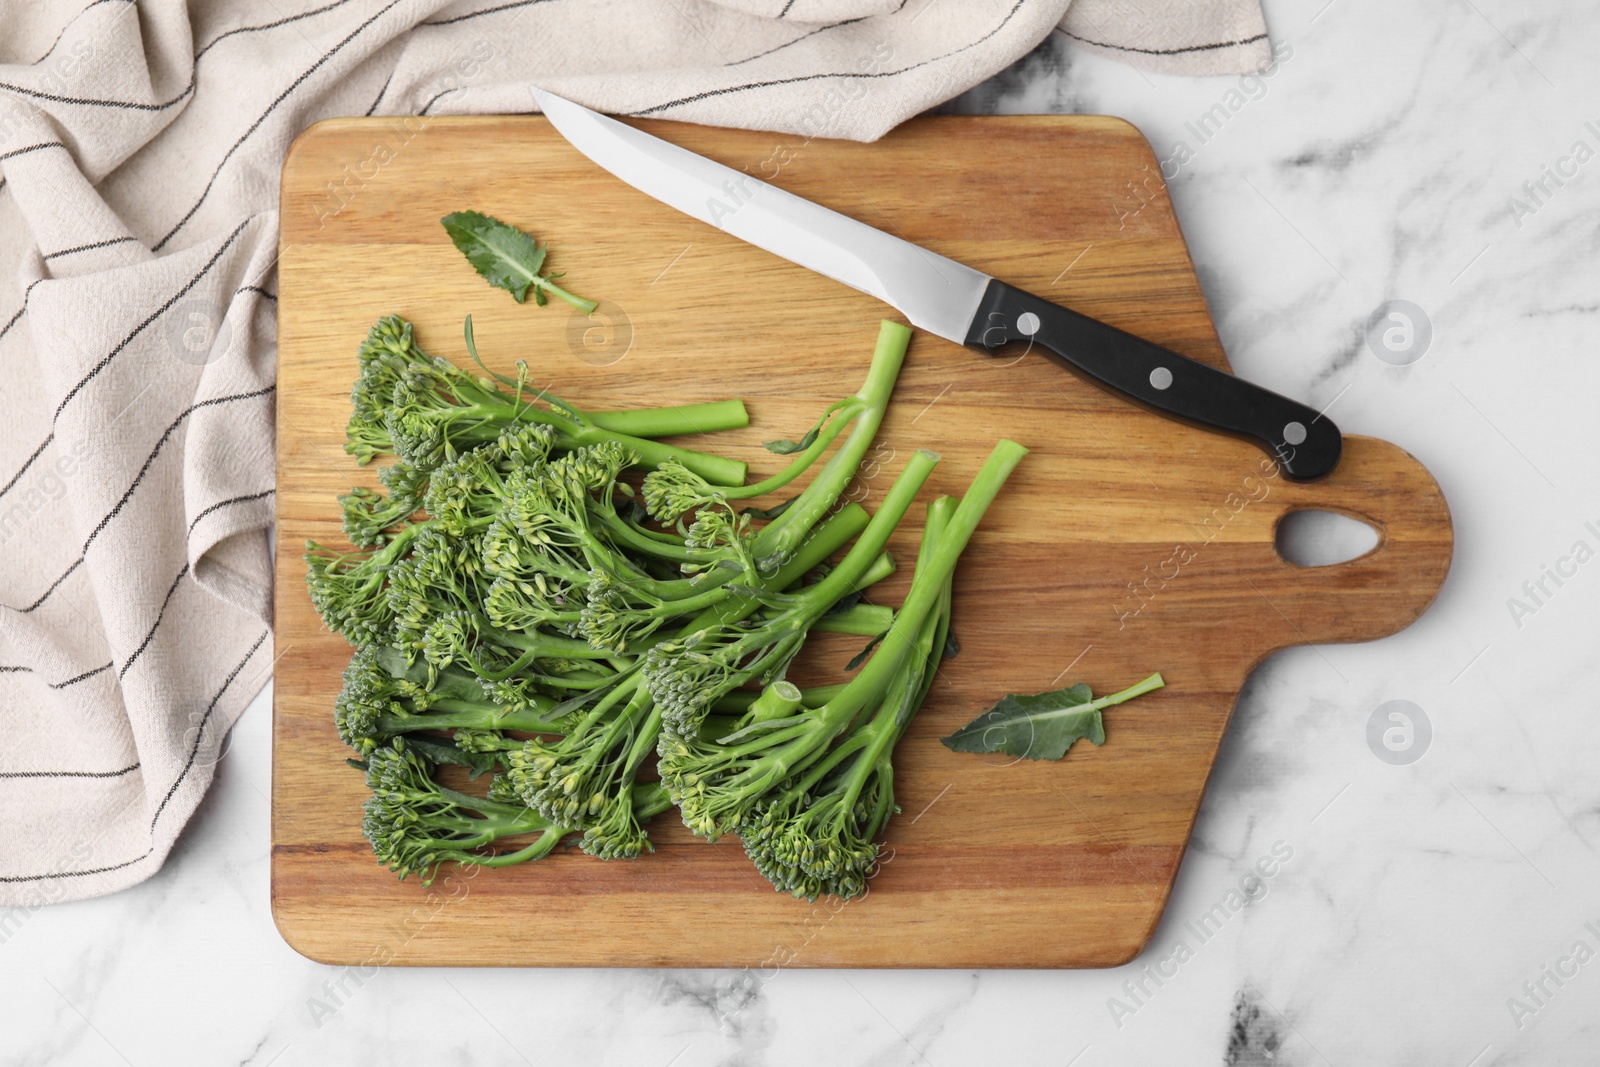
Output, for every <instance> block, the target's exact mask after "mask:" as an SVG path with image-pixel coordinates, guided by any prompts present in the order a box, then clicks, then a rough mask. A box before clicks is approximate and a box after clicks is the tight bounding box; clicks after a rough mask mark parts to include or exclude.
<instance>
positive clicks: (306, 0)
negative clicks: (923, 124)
mask: <svg viewBox="0 0 1600 1067" xmlns="http://www.w3.org/2000/svg"><path fill="white" fill-rule="evenodd" d="M1079 3H1080V4H1082V5H1086V6H1088V7H1092V9H1093V11H1091V14H1093V16H1094V22H1093V23H1091V22H1089V21H1088V20H1087V18H1086V19H1085V21H1084V26H1083V27H1079V25H1078V22H1077V21H1074V20H1073V18H1072V16H1071V14H1070V13H1068V10H1067V9H1068V0H721V2H720V3H714V2H711V0H669V2H662V0H468V2H460V3H446V2H443V0H300V2H293V3H291V2H290V0H276V2H274V3H271V4H268V5H265V7H262V6H259V5H256V4H252V3H249V2H248V0H205V2H201V0H193V2H192V3H188V4H186V3H185V2H183V0H140V2H138V3H137V4H135V3H134V2H133V0H93V2H88V0H43V2H39V0H0V410H3V411H4V414H5V419H4V422H3V424H0V737H3V738H4V739H5V740H4V743H3V746H0V905H9V906H12V907H21V908H32V907H36V906H39V905H41V904H44V903H48V902H51V901H58V900H69V899H75V898H81V897H88V896H94V895H97V894H101V893H106V892H110V891H112V890H115V889H119V888H122V887H124V886H127V885H131V884H133V883H135V882H138V881H140V880H142V879H144V878H146V877H148V876H149V875H150V874H151V873H152V872H153V871H155V870H156V869H158V868H159V867H160V865H161V863H162V861H163V860H164V859H165V857H166V856H167V854H168V852H169V851H170V849H171V848H172V845H173V842H174V840H175V839H176V837H177V834H178V832H179V830H180V829H181V828H182V827H183V824H184V823H185V821H186V820H187V819H188V818H189V816H190V815H191V814H192V813H193V812H194V810H195V807H196V805H197V804H198V803H199V801H200V799H201V797H202V796H203V795H204V793H205V790H206V787H207V785H208V784H209V783H210V781H211V777H212V768H213V766H214V764H215V763H216V760H217V758H218V754H219V751H220V750H221V748H222V746H223V742H224V739H225V737H226V736H227V732H228V729H229V727H230V726H231V725H232V723H233V721H234V719H235V718H236V717H237V716H238V714H239V712H240V711H241V710H242V709H243V708H244V706H245V704H246V703H247V702H248V701H249V700H250V699H251V697H252V696H254V694H255V693H256V692H257V691H258V690H259V689H260V687H261V686H262V684H263V683H264V682H265V681H266V680H267V678H268V677H269V676H270V673H271V667H272V663H273V647H272V637H271V628H270V601H269V590H270V577H271V560H270V557H269V542H268V528H269V524H270V523H271V521H272V514H273V464H272V448H273V401H274V397H273V392H274V385H273V379H274V366H273V359H274V342H275V318H276V308H275V304H276V297H275V295H274V293H275V282H276V277H275V273H274V270H273V266H274V263H275V261H276V230H277V226H276V196H277V181H278V171H279V167H280V165H281V163H282V160H283V155H284V151H285V149H286V148H287V146H288V144H289V142H290V141H291V139H292V138H293V137H294V136H295V135H296V134H297V133H299V132H300V131H301V130H303V129H305V128H306V126H308V125H309V124H310V123H312V122H313V121H315V120H318V119H321V118H324V117H327V116H332V115H363V114H365V115H403V114H413V113H418V112H423V113H428V114H449V113H467V112H505V111H527V110H530V109H531V107H532V101H531V98H530V96H529V94H528V91H527V84H528V82H529V80H530V79H532V78H537V79H538V80H539V81H541V82H542V83H543V84H544V85H546V86H547V87H549V88H551V89H553V90H555V91H557V92H560V93H562V94H565V95H568V96H571V97H573V98H574V99H577V100H579V101H582V102H584V103H586V104H590V105H592V106H595V107H598V108H602V109H605V110H609V111H616V112H626V113H633V114H643V115H659V116H666V117H670V118H674V119H681V120H684V121H690V122H706V123H718V124H724V125H732V126H745V127H760V128H769V129H775V130H782V131H789V132H796V133H800V134H803V135H815V136H827V137H851V138H858V139H864V140H865V139H872V138H876V137H878V136H879V135H881V134H882V133H883V132H884V131H886V130H888V129H889V128H890V127H892V126H894V125H895V124H896V123H898V122H900V121H901V120H903V119H905V118H907V117H908V116H910V115H913V114H915V113H917V112H918V111H921V110H923V109H924V108H927V107H928V106H930V105H932V104H935V103H938V102H939V101H941V100H944V99H946V98H948V97H950V96H952V95H954V94H956V93H958V92H961V91H962V90H964V89H966V88H968V87H970V86H972V85H973V84H975V83H977V82H979V81H981V80H982V79H984V78H986V77H988V76H990V75H992V74H994V73H996V72H997V71H999V70H1000V69H1002V68H1003V67H1005V66H1006V65H1007V64H1009V63H1011V62H1012V61H1014V60H1016V59H1017V58H1018V57H1020V56H1022V55H1023V54H1024V53H1026V52H1027V51H1029V50H1030V49H1031V48H1033V47H1034V46H1035V45H1036V44H1038V43H1039V42H1040V41H1041V40H1043V39H1044V37H1045V36H1046V35H1047V34H1049V33H1050V32H1051V31H1052V29H1054V28H1055V27H1056V26H1057V25H1058V23H1059V22H1060V21H1061V19H1062V16H1063V15H1064V14H1067V15H1068V19H1069V21H1068V24H1067V27H1068V31H1069V32H1072V33H1074V34H1076V33H1078V32H1079V30H1080V29H1081V30H1082V31H1083V35H1084V36H1086V37H1088V36H1091V35H1096V36H1094V37H1093V39H1095V40H1097V41H1099V42H1100V43H1101V45H1102V46H1112V47H1115V46H1116V45H1117V43H1118V42H1119V41H1121V42H1124V43H1127V44H1130V45H1131V46H1132V47H1136V48H1144V47H1146V46H1150V47H1155V46H1159V47H1160V48H1174V47H1179V48H1182V47H1189V46H1192V45H1196V44H1208V43H1214V39H1215V38H1216V37H1217V36H1218V34H1221V35H1222V36H1223V37H1225V38H1229V39H1231V38H1232V37H1235V36H1238V35H1239V34H1243V33H1246V32H1247V31H1251V30H1252V27H1254V28H1257V29H1258V28H1259V21H1260V13H1259V10H1258V9H1257V8H1256V6H1255V4H1256V0H1230V2H1228V3H1224V4H1223V5H1222V6H1221V7H1220V8H1217V9H1216V10H1217V11H1218V12H1219V14H1217V15H1216V16H1215V17H1214V18H1213V19H1211V20H1210V21H1207V20H1206V19H1193V18H1190V19H1187V20H1185V21H1184V22H1183V24H1182V25H1181V26H1172V27H1167V28H1165V29H1163V27H1161V26H1160V25H1156V24H1155V23H1153V22H1152V19H1151V18H1150V17H1149V16H1148V15H1147V14H1144V15H1141V14H1140V13H1139V12H1140V9H1141V5H1139V4H1133V3H1126V2H1124V3H1113V2H1111V0H1079ZM85 5H86V6H85ZM1158 9H1159V10H1164V8H1159V6H1158V8H1150V9H1149V10H1158ZM1074 10H1075V11H1076V10H1080V9H1079V8H1078V7H1074ZM1239 12H1245V13H1246V15H1248V17H1246V15H1240V14H1239ZM1163 17H1164V16H1163ZM1251 20H1253V21H1251ZM1155 21H1156V22H1160V21H1161V19H1160V18H1158V19H1156V20H1155ZM1246 22H1248V23H1249V25H1245V23H1246ZM1241 27H1242V28H1241ZM1169 31H1170V32H1169ZM1129 54H1130V55H1132V56H1134V57H1136V58H1137V57H1138V56H1141V55H1143V54H1144V53H1142V52H1133V53H1129ZM1229 55H1230V57H1231V61H1235V62H1242V61H1243V59H1244V57H1243V56H1242V55H1234V54H1232V53H1231V52H1230V54H1229ZM331 503H332V502H331V501H330V506H331ZM8 914H13V913H0V941H3V940H4V938H5V936H6V934H7V931H6V928H5V924H6V923H7V922H8V921H9V920H8V919H7V917H6V916H7V915H8Z"/></svg>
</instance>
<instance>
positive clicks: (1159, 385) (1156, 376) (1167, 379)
mask: <svg viewBox="0 0 1600 1067" xmlns="http://www.w3.org/2000/svg"><path fill="white" fill-rule="evenodd" d="M1150 386H1151V388H1154V389H1171V388H1172V371H1171V370H1170V369H1169V368H1167V367H1157V368H1156V369H1155V370H1153V371H1151V372H1150Z"/></svg>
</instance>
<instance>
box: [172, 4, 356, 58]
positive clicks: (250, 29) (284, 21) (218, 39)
mask: <svg viewBox="0 0 1600 1067" xmlns="http://www.w3.org/2000/svg"><path fill="white" fill-rule="evenodd" d="M349 2H350V0H333V3H331V4H328V5H327V6H325V7H319V8H316V9H315V10H312V11H302V12H301V13H300V14H298V15H288V16H286V17H284V18H281V19H279V20H278V21H276V22H263V23H262V24H261V25H259V26H240V27H239V28H238V29H236V30H229V31H228V32H227V33H221V34H218V35H217V36H215V37H213V38H212V39H211V40H210V41H209V42H208V43H207V44H206V45H205V46H204V47H203V48H201V49H200V51H198V52H196V53H195V54H194V61H195V62H196V63H198V62H200V57H201V56H203V55H205V54H206V53H207V52H209V51H211V50H212V49H213V48H215V47H216V46H217V45H219V44H221V43H222V42H223V41H226V40H227V39H228V38H229V37H236V36H238V35H239V34H241V33H255V32H257V31H258V30H275V29H277V28H278V27H279V26H287V25H288V24H289V23H291V22H299V21H301V20H302V19H308V18H312V17H313V16H316V15H320V14H322V13H323V12H324V11H332V10H333V9H334V8H336V7H343V6H344V5H346V4H348V3H349Z"/></svg>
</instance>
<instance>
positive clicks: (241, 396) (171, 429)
mask: <svg viewBox="0 0 1600 1067" xmlns="http://www.w3.org/2000/svg"><path fill="white" fill-rule="evenodd" d="M277 388H278V387H277V386H276V385H269V386H267V387H266V388H265V389H257V390H255V391H253V392H249V393H234V394H233V395H232V396H218V397H213V398H212V399H210V400H202V401H200V402H199V403H198V404H191V405H189V406H188V407H187V408H185V409H184V410H183V411H181V412H180V413H179V414H178V417H177V418H175V419H173V420H172V422H171V423H170V424H169V425H168V426H167V429H166V432H164V433H163V434H162V435H161V439H160V440H159V441H157V442H156V446H155V448H153V449H151V450H150V454H149V455H148V456H146V457H145V460H144V465H143V466H141V467H140V468H139V473H138V474H137V475H135V476H134V479H133V484H132V485H130V486H128V488H127V491H126V492H124V493H123V494H122V499H120V500H118V501H117V506H116V507H114V508H112V509H111V510H110V511H108V512H106V516H105V518H103V519H101V520H100V522H99V523H98V524H97V525H96V526H95V528H94V530H93V531H91V532H90V534H89V538H88V540H86V541H84V543H83V550H84V551H85V552H87V551H89V546H90V545H91V544H93V543H94V540H95V538H97V537H99V536H100V534H101V533H103V532H104V531H105V528H106V526H107V525H108V524H109V523H110V522H111V520H112V519H114V518H116V517H117V514H118V513H119V512H121V511H122V509H123V507H124V506H126V505H127V503H128V500H129V498H130V497H132V496H133V491H134V490H135V489H137V488H139V483H140V482H143V481H144V476H145V475H146V474H149V473H150V466H151V464H153V463H154V462H155V461H156V456H158V455H160V453H161V450H162V449H163V448H165V447H166V444H167V441H169V440H170V439H171V438H172V435H173V434H174V433H175V432H177V429H178V427H179V425H181V424H182V422H183V420H184V419H187V418H188V417H189V416H190V415H192V414H194V413H195V412H196V411H199V410H200V409H202V408H210V407H216V406H217V405H218V404H230V403H232V402H233V401H235V400H254V399H255V398H256V397H258V396H266V395H267V394H268V393H271V392H273V391H275V390H276V389H277Z"/></svg>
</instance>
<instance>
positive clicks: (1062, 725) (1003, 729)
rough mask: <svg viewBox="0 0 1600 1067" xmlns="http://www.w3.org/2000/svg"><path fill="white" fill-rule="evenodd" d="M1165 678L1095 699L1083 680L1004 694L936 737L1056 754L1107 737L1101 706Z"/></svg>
mask: <svg viewBox="0 0 1600 1067" xmlns="http://www.w3.org/2000/svg"><path fill="white" fill-rule="evenodd" d="M1165 684H1166V682H1165V681H1164V680H1163V679H1162V677H1161V675H1159V674H1152V675H1151V676H1150V677H1148V678H1146V679H1145V680H1144V681H1142V682H1140V683H1139V684H1137V685H1133V686H1129V687H1128V688H1127V689H1124V690H1123V691H1122V692H1120V693H1112V694H1111V695H1110V696H1103V697H1100V698H1098V699H1096V698H1095V695H1094V694H1093V693H1092V692H1091V691H1090V690H1089V687H1088V686H1087V685H1083V684H1081V683H1080V684H1078V685H1073V686H1068V687H1067V688H1065V689H1057V690H1055V691H1053V692H1049V693H1036V694H1034V695H1032V696H1018V695H1016V694H1008V695H1007V696H1005V697H1004V698H1003V699H1001V700H1000V702H999V703H997V704H995V706H994V707H992V708H990V709H989V710H988V711H986V712H984V713H983V714H982V715H979V716H978V717H977V718H976V719H973V720H972V721H971V722H969V723H967V725H965V726H963V727H962V728H961V729H959V730H957V731H956V732H955V733H953V734H951V735H950V736H949V737H945V738H941V739H940V740H941V741H942V742H943V743H944V745H945V747H946V748H948V749H950V750H951V751H952V752H1004V753H1005V754H1006V755H1008V756H1020V757H1022V758H1023V759H1036V760H1037V759H1050V760H1056V759H1060V758H1061V757H1063V756H1065V755H1066V754H1067V750H1068V749H1069V748H1071V747H1072V746H1073V744H1074V743H1075V742H1077V741H1079V740H1087V741H1088V742H1089V743H1090V744H1091V745H1103V744H1105V741H1106V730H1105V723H1104V721H1103V720H1102V718H1101V712H1102V710H1103V709H1105V708H1109V707H1111V706H1112V705H1115V704H1121V703H1123V702H1124V701H1128V700H1132V699H1133V698H1134V697H1136V696H1140V695H1142V694H1144V693H1148V692H1150V691H1151V690H1154V689H1160V688H1161V687H1162V686H1163V685H1165Z"/></svg>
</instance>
